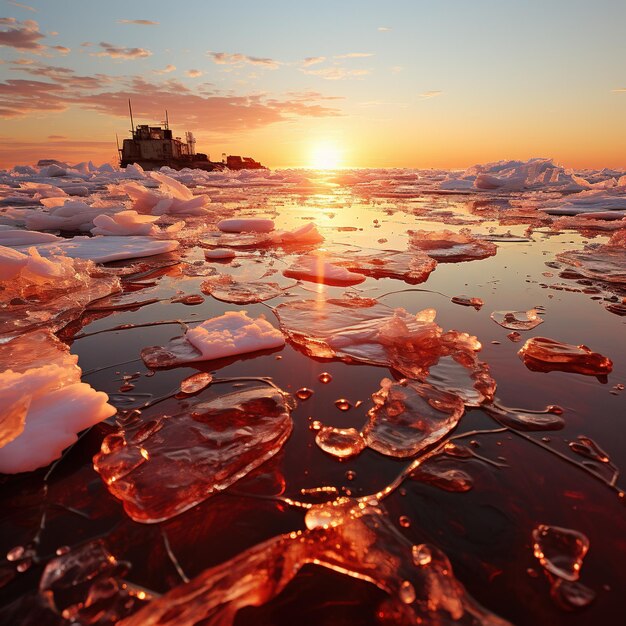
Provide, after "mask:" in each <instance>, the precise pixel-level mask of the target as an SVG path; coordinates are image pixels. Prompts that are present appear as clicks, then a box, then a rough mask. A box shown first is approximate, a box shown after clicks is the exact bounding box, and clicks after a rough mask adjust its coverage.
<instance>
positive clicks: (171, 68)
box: [152, 63, 176, 74]
mask: <svg viewBox="0 0 626 626" xmlns="http://www.w3.org/2000/svg"><path fill="white" fill-rule="evenodd" d="M175 70H176V66H175V65H172V64H171V63H168V64H167V65H166V66H165V67H164V68H163V69H162V70H152V72H153V73H154V74H169V73H170V72H173V71H175Z"/></svg>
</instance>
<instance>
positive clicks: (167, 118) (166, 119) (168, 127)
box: [165, 109, 170, 130]
mask: <svg viewBox="0 0 626 626" xmlns="http://www.w3.org/2000/svg"><path fill="white" fill-rule="evenodd" d="M169 129H170V118H169V117H167V109H165V130H169Z"/></svg>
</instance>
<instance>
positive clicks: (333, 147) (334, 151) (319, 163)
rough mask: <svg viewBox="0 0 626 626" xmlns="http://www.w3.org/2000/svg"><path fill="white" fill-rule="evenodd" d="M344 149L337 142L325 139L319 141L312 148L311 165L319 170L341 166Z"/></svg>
mask: <svg viewBox="0 0 626 626" xmlns="http://www.w3.org/2000/svg"><path fill="white" fill-rule="evenodd" d="M342 156H343V155H342V150H341V148H339V146H337V144H335V143H332V142H329V141H325V142H320V143H317V144H315V145H314V146H313V149H312V150H311V157H310V166H311V167H313V168H315V169H318V170H332V169H335V168H337V167H341V165H342V162H343V158H342Z"/></svg>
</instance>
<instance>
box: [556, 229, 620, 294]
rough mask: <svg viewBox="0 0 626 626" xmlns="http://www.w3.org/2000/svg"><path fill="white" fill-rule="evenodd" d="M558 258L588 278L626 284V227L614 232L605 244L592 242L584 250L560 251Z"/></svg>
mask: <svg viewBox="0 0 626 626" xmlns="http://www.w3.org/2000/svg"><path fill="white" fill-rule="evenodd" d="M556 258H557V259H558V260H559V261H562V262H563V263H567V264H568V265H572V266H574V267H575V268H576V271H577V272H578V273H579V274H582V275H583V276H586V277H587V278H593V279H595V280H599V281H602V282H609V283H617V284H620V285H623V284H626V229H624V230H620V231H617V232H616V233H613V235H612V236H611V238H610V239H609V241H608V242H607V243H606V244H604V245H600V244H594V243H591V244H588V245H587V246H585V248H584V250H571V251H565V252H559V253H558V254H557V255H556Z"/></svg>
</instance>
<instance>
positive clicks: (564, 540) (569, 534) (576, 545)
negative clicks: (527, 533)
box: [533, 524, 589, 581]
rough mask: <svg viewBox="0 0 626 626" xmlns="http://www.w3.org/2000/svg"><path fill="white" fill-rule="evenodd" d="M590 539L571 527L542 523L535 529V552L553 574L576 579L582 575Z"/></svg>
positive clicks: (569, 579) (570, 579) (564, 578)
mask: <svg viewBox="0 0 626 626" xmlns="http://www.w3.org/2000/svg"><path fill="white" fill-rule="evenodd" d="M588 550H589V539H587V537H586V536H585V535H583V534H582V533H579V532H578V531H576V530H570V529H569V528H559V527H558V526H547V525H545V524H540V525H539V526H537V528H535V529H534V530H533V553H534V555H535V557H536V558H537V559H539V562H540V563H541V565H542V566H543V567H544V568H545V569H546V570H547V571H548V572H550V573H551V574H554V575H555V576H557V577H558V578H562V579H563V580H568V581H575V580H578V578H579V576H580V570H581V568H582V564H583V559H584V558H585V555H586V554H587V551H588Z"/></svg>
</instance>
